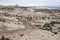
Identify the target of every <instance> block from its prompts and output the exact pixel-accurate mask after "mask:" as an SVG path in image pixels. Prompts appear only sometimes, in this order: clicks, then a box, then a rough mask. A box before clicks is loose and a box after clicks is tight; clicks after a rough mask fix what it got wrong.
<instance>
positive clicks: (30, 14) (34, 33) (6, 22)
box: [0, 5, 60, 40]
mask: <svg viewBox="0 0 60 40" xmlns="http://www.w3.org/2000/svg"><path fill="white" fill-rule="evenodd" d="M2 36H4V37H5V38H9V40H60V8H51V7H25V6H18V5H14V6H0V38H1V37H2Z"/></svg>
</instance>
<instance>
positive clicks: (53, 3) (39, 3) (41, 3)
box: [0, 0, 60, 7]
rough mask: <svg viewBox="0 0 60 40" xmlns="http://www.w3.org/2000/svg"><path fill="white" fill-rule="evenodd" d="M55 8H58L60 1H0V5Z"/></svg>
mask: <svg viewBox="0 0 60 40" xmlns="http://www.w3.org/2000/svg"><path fill="white" fill-rule="evenodd" d="M16 4H17V5H23V6H55V7H60V0H0V5H16Z"/></svg>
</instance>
